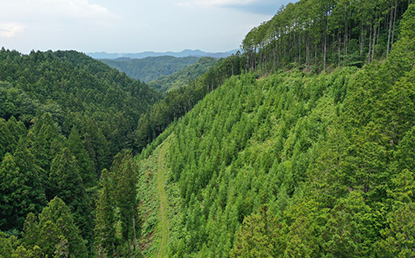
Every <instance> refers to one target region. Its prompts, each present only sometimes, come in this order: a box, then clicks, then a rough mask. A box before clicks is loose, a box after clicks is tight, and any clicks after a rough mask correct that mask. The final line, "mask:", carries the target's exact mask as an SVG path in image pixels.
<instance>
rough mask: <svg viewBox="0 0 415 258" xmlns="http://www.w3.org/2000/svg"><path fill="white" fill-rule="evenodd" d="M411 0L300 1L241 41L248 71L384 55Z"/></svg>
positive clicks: (359, 60) (356, 61) (321, 65)
mask: <svg viewBox="0 0 415 258" xmlns="http://www.w3.org/2000/svg"><path fill="white" fill-rule="evenodd" d="M410 2H411V1H403V0H381V1H379V0H358V1H351V0H300V1H298V2H297V3H295V4H291V3H290V4H288V5H287V6H285V7H284V6H283V7H281V9H280V10H279V11H278V12H277V14H276V15H275V16H274V17H273V18H272V19H271V20H270V21H268V22H264V23H263V24H261V25H260V26H258V27H255V28H253V29H252V30H251V31H250V32H249V33H248V34H247V35H246V37H245V39H244V40H243V42H242V48H243V50H244V52H246V53H247V56H246V57H247V59H246V69H255V70H260V71H262V72H264V71H265V72H266V71H271V70H272V69H275V68H284V67H287V66H295V65H303V66H305V67H309V68H311V69H317V70H325V69H326V68H327V67H328V66H330V65H331V66H337V67H340V66H349V65H357V66H362V65H363V64H364V63H365V62H368V63H370V62H373V61H374V60H375V59H379V58H382V57H386V56H388V54H389V53H390V51H391V50H392V46H393V44H394V42H395V40H396V38H397V34H398V33H397V29H398V26H397V24H398V23H399V20H400V17H401V16H402V14H403V13H404V12H405V10H406V9H407V7H408V4H409V3H410Z"/></svg>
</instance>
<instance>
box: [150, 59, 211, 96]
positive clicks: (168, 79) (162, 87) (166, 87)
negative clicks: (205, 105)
mask: <svg viewBox="0 0 415 258" xmlns="http://www.w3.org/2000/svg"><path fill="white" fill-rule="evenodd" d="M216 61H217V60H216V59H215V58H213V57H202V58H200V59H199V60H197V62H196V63H194V64H192V65H189V66H187V67H185V68H183V69H181V70H180V71H178V72H175V73H173V74H171V75H168V76H161V77H160V78H158V79H156V80H154V81H151V82H150V83H149V84H148V85H149V86H150V87H153V88H155V89H157V90H159V91H161V92H166V91H170V90H174V89H178V88H180V87H183V86H186V85H188V84H189V82H190V81H193V80H195V79H197V78H198V77H199V76H201V75H202V74H204V73H205V72H207V71H208V69H209V68H210V67H212V66H214V65H215V64H216Z"/></svg>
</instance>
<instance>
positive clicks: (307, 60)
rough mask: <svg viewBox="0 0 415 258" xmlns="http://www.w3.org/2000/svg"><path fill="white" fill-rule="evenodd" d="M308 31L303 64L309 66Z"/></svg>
mask: <svg viewBox="0 0 415 258" xmlns="http://www.w3.org/2000/svg"><path fill="white" fill-rule="evenodd" d="M309 37H310V36H309V33H308V31H307V32H306V36H305V64H306V65H307V66H309V65H310V38H309Z"/></svg>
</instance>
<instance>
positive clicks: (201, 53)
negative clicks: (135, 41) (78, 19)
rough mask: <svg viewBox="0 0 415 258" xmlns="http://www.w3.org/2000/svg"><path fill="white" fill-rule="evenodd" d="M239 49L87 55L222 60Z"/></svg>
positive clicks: (98, 57) (102, 57)
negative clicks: (193, 57) (192, 57)
mask: <svg viewBox="0 0 415 258" xmlns="http://www.w3.org/2000/svg"><path fill="white" fill-rule="evenodd" d="M237 51H238V49H235V50H231V51H227V52H217V53H212V52H204V51H201V50H199V49H196V50H191V49H185V50H183V51H181V52H171V51H169V52H152V51H146V52H142V53H106V52H93V53H86V54H87V55H88V56H90V57H92V58H94V59H118V58H123V59H124V58H131V59H141V58H146V57H158V56H174V57H188V56H195V57H205V56H209V57H214V58H222V57H228V56H230V55H232V54H234V53H236V52H237Z"/></svg>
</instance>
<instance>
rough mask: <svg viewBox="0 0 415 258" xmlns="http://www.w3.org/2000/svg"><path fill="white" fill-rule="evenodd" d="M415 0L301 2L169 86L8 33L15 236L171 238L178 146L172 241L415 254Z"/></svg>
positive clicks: (71, 241)
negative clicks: (164, 215) (28, 48)
mask: <svg viewBox="0 0 415 258" xmlns="http://www.w3.org/2000/svg"><path fill="white" fill-rule="evenodd" d="M408 4H409V2H406V1H399V0H394V1H346V0H345V1H340V0H338V1H334V0H333V1H331V0H329V1H314V0H304V1H299V2H297V3H296V4H290V5H287V6H286V7H283V8H281V9H280V11H279V12H278V13H277V14H276V15H275V16H274V18H273V19H272V20H271V21H268V22H265V23H263V24H262V25H260V26H259V27H257V28H254V29H253V30H252V31H251V32H250V33H249V34H248V35H247V36H246V38H245V39H244V40H243V43H242V46H243V47H242V50H243V51H242V52H241V53H237V54H235V55H232V56H230V57H229V58H226V59H221V60H219V61H218V62H217V64H216V65H215V66H214V67H211V68H210V69H209V70H208V71H207V72H206V73H205V74H203V75H202V76H200V77H198V78H197V79H195V80H193V81H191V82H190V83H188V85H187V86H184V87H181V88H179V89H177V90H172V91H169V92H168V93H166V94H165V95H164V96H161V94H160V93H158V92H157V91H155V90H153V89H151V88H149V87H148V86H147V85H146V84H144V83H142V82H140V81H136V80H133V79H131V78H129V77H127V76H126V74H124V73H120V72H118V71H117V70H115V69H111V68H109V67H108V66H106V65H104V64H102V63H100V62H97V61H95V60H93V59H91V58H89V57H87V56H85V55H83V54H80V53H77V52H74V51H57V52H51V51H48V52H34V51H33V52H32V53H30V54H29V55H22V54H20V53H18V52H16V51H9V50H5V49H4V48H3V49H2V50H1V51H0V98H1V100H2V101H1V102H0V105H1V108H0V112H1V114H0V116H1V118H0V128H1V132H2V134H1V135H0V161H1V163H0V182H1V186H2V187H1V188H0V198H1V199H0V205H1V207H0V208H1V209H0V212H1V216H0V218H1V220H0V229H1V230H2V231H3V232H5V233H0V253H1V254H4V256H6V257H11V256H12V255H14V256H17V257H24V256H26V257H31V256H33V257H38V256H46V255H48V256H52V255H54V254H58V253H59V254H61V255H63V256H65V255H73V256H87V255H88V256H94V255H115V256H120V257H126V256H137V255H139V254H148V255H154V256H155V255H156V254H155V253H157V250H156V249H155V248H152V249H151V247H152V246H154V245H155V244H156V243H157V241H160V239H159V240H157V239H158V238H159V237H160V235H159V231H158V230H157V226H158V225H160V219H159V218H160V217H159V214H158V213H159V210H158V209H157V208H154V207H159V203H158V198H159V196H158V193H157V191H156V190H154V189H155V188H154V185H155V181H154V180H156V177H155V176H154V175H153V173H154V165H151V164H154V163H157V162H156V161H154V160H160V157H164V162H165V164H164V165H163V169H165V170H166V177H167V178H166V183H165V188H166V191H167V196H168V210H169V213H168V219H169V222H170V223H168V225H170V226H169V241H168V243H167V244H168V246H167V248H164V249H163V250H166V253H165V254H164V255H167V256H177V257H182V256H203V257H209V256H211V257H216V256H224V257H229V256H232V257H236V256H244V257H261V256H270V255H271V256H295V257H303V256H316V257H321V256H328V257H351V256H371V255H377V256H382V257H395V256H414V255H415V254H414V253H413V246H414V245H415V240H414V237H413V232H414V230H415V229H414V223H413V217H414V207H415V206H414V204H413V201H414V196H413V189H414V185H415V183H414V171H415V170H414V167H413V164H412V163H413V160H414V157H413V156H414V155H415V154H414V153H413V148H412V143H413V141H414V139H413V137H414V132H415V131H414V130H415V129H414V124H413V122H412V121H413V120H414V110H415V108H414V105H415V103H414V96H415V92H414V87H413V86H414V85H413V83H412V82H413V81H415V80H414V79H415V77H414V76H415V73H414V67H413V66H414V63H415V54H414V49H415V35H414V31H413V27H414V25H415V18H414V17H415V5H414V4H411V5H410V6H409V8H408ZM407 9H408V10H407ZM406 10H407V11H406ZM405 11H406V12H405ZM404 13H405V14H404ZM361 67H363V68H361ZM159 135H160V136H159ZM148 143H151V145H148ZM161 144H163V145H161ZM146 146H147V147H146ZM161 146H165V147H163V148H165V149H163V153H164V151H165V152H166V153H165V156H157V155H161V153H162V151H160V148H161ZM145 147H146V148H145ZM143 148H144V149H143ZM142 149H143V151H142V152H141V155H140V156H139V157H137V160H138V166H137V163H136V160H135V159H134V158H133V152H131V150H135V151H141V150H142ZM163 155H164V154H163ZM142 211H148V213H143V212H142ZM138 215H141V216H138ZM141 225H143V226H141Z"/></svg>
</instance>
